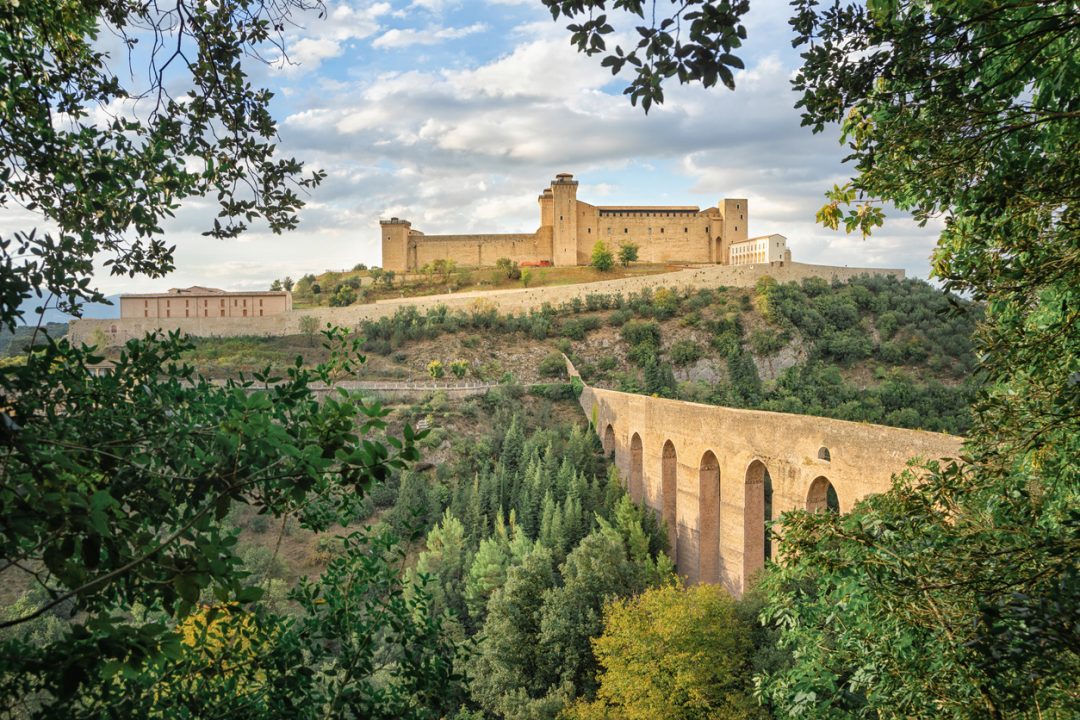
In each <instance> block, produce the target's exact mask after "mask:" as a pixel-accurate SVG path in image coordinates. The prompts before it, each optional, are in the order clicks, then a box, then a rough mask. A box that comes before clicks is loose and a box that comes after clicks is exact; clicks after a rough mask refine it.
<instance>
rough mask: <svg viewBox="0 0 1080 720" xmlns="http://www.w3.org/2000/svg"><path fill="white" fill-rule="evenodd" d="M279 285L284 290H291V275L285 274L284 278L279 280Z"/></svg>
mask: <svg viewBox="0 0 1080 720" xmlns="http://www.w3.org/2000/svg"><path fill="white" fill-rule="evenodd" d="M281 287H282V288H284V289H285V290H288V291H289V292H292V289H293V279H292V278H291V277H289V276H288V275H286V276H285V279H284V280H282V281H281Z"/></svg>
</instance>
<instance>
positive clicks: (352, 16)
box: [274, 2, 393, 75]
mask: <svg viewBox="0 0 1080 720" xmlns="http://www.w3.org/2000/svg"><path fill="white" fill-rule="evenodd" d="M391 10H393V6H391V5H390V3H388V2H376V3H366V4H362V5H360V6H354V5H352V4H349V3H347V2H341V3H336V4H331V5H328V7H327V10H326V17H325V18H324V19H321V20H315V21H313V22H312V24H311V26H310V27H309V28H307V29H299V30H296V31H294V32H291V33H289V34H288V35H287V36H286V38H285V55H283V56H281V57H279V58H278V59H277V60H276V61H274V65H275V66H276V67H278V68H279V69H280V70H282V71H283V72H285V73H287V74H289V75H298V74H301V73H307V72H312V71H314V70H317V69H318V67H319V65H321V64H322V61H323V60H327V59H329V58H334V57H338V56H340V55H341V54H342V53H344V52H345V47H346V44H347V43H348V42H349V41H351V40H361V39H364V38H367V37H371V36H372V35H374V34H375V33H377V32H378V31H379V29H380V24H379V18H380V17H382V16H384V15H387V14H389V13H390V11H391Z"/></svg>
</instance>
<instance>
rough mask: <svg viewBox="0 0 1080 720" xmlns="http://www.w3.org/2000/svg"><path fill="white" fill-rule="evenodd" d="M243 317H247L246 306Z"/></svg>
mask: <svg viewBox="0 0 1080 720" xmlns="http://www.w3.org/2000/svg"><path fill="white" fill-rule="evenodd" d="M244 317H247V308H244Z"/></svg>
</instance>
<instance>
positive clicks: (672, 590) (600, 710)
mask: <svg viewBox="0 0 1080 720" xmlns="http://www.w3.org/2000/svg"><path fill="white" fill-rule="evenodd" d="M593 650H594V652H595V654H596V658H597V661H598V662H599V665H600V667H601V670H600V674H599V677H598V680H599V689H598V690H597V693H596V700H595V701H592V702H589V701H588V700H586V699H582V700H579V701H578V702H577V704H575V705H574V706H573V707H572V708H571V710H570V711H569V712H568V713H567V716H568V717H571V718H579V719H580V720H592V719H594V718H625V719H626V720H650V719H651V718H660V717H662V718H687V719H689V718H700V717H709V718H730V719H731V720H735V719H737V718H761V717H767V714H766V713H764V712H763V711H762V709H761V708H758V707H757V705H756V702H755V701H754V699H753V698H752V696H751V690H752V686H753V683H752V681H751V663H750V658H751V655H752V653H753V650H754V647H753V642H752V638H751V628H750V625H749V624H748V623H747V622H746V620H745V619H743V618H742V617H740V616H739V614H738V612H737V610H736V604H735V602H734V601H733V600H732V599H731V598H730V597H728V596H727V595H725V594H724V593H723V591H722V590H720V589H718V588H717V587H716V586H714V585H697V586H695V587H692V588H685V589H684V588H681V587H678V586H677V585H664V586H661V587H658V588H654V589H651V590H646V591H645V592H644V593H642V594H641V595H638V596H637V597H634V598H630V599H626V600H618V599H616V600H613V601H612V602H611V603H610V604H608V605H607V606H606V607H605V608H604V617H603V634H602V635H600V636H599V637H598V638H596V639H595V640H594V641H593Z"/></svg>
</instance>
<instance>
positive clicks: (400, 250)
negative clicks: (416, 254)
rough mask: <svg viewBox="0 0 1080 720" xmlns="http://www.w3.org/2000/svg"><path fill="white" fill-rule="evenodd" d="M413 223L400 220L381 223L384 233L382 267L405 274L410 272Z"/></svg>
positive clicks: (381, 229)
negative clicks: (410, 232)
mask: <svg viewBox="0 0 1080 720" xmlns="http://www.w3.org/2000/svg"><path fill="white" fill-rule="evenodd" d="M411 228H412V223H410V222H409V221H408V220H402V219H400V218H396V217H394V218H390V219H389V220H380V221H379V230H380V231H381V233H382V267H383V270H393V271H394V272H398V273H403V272H407V271H408V270H409V230H410V229H411Z"/></svg>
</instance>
